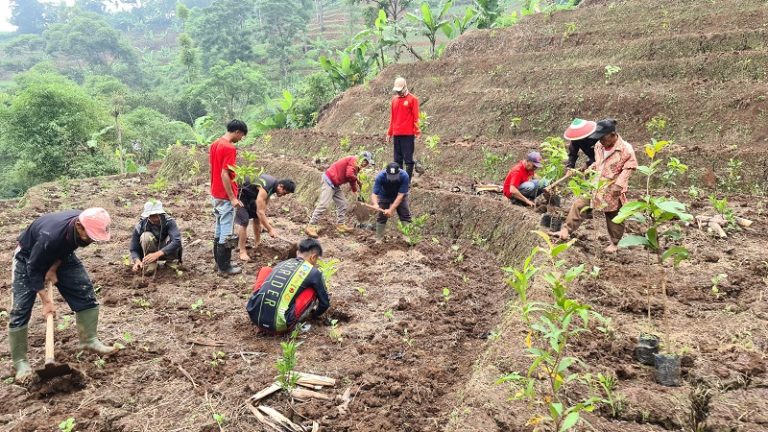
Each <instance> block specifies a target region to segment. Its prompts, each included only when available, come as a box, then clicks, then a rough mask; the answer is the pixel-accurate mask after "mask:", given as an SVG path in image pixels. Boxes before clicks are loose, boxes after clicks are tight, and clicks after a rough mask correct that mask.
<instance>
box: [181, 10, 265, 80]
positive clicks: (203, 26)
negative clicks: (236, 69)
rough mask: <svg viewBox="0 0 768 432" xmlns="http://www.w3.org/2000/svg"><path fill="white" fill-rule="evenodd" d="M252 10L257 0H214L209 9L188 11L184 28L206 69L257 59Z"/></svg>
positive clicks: (255, 26)
mask: <svg viewBox="0 0 768 432" xmlns="http://www.w3.org/2000/svg"><path fill="white" fill-rule="evenodd" d="M255 10H256V0H216V1H214V2H213V4H211V6H210V7H207V8H205V9H193V10H192V11H191V13H190V18H189V20H188V22H187V23H186V24H185V27H188V33H189V35H190V37H191V38H192V39H193V40H194V41H195V42H196V43H197V45H198V46H199V47H200V50H201V53H202V63H203V67H204V68H205V69H208V68H210V67H211V66H213V65H215V64H216V63H217V62H219V61H221V60H223V61H225V62H227V63H234V62H235V61H237V60H240V61H243V62H250V61H254V60H256V55H255V53H254V50H253V47H254V45H255V44H256V43H255V36H256V28H257V24H256V22H254V17H255Z"/></svg>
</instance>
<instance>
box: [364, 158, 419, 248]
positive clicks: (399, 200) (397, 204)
mask: <svg viewBox="0 0 768 432" xmlns="http://www.w3.org/2000/svg"><path fill="white" fill-rule="evenodd" d="M410 181H411V179H410V177H408V173H407V172H405V171H404V170H402V169H400V165H399V164H398V163H397V162H392V163H390V164H389V165H387V169H385V170H384V171H382V172H380V173H379V174H378V175H377V176H376V180H374V182H373V193H372V194H371V204H372V205H373V207H374V209H375V210H378V213H377V215H376V242H377V243H379V242H381V241H382V240H383V239H384V230H385V229H386V228H387V219H389V218H391V217H392V216H394V215H395V211H397V216H398V217H399V218H400V222H402V223H411V209H410V208H409V206H408V189H409V185H410Z"/></svg>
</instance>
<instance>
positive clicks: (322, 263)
mask: <svg viewBox="0 0 768 432" xmlns="http://www.w3.org/2000/svg"><path fill="white" fill-rule="evenodd" d="M340 262H341V261H340V260H339V259H337V258H330V259H319V260H317V269H318V270H320V273H322V274H323V279H325V284H326V285H327V286H329V287H330V286H331V280H332V279H333V276H334V275H335V274H336V272H338V271H339V263H340Z"/></svg>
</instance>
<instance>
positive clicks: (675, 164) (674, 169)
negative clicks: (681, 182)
mask: <svg viewBox="0 0 768 432" xmlns="http://www.w3.org/2000/svg"><path fill="white" fill-rule="evenodd" d="M686 172H688V165H686V164H684V163H682V162H680V159H678V158H676V157H671V158H669V160H668V161H667V169H666V170H665V171H664V172H663V173H662V174H661V184H663V185H664V186H666V187H670V186H677V179H678V178H679V177H680V176H682V175H684V174H685V173H686Z"/></svg>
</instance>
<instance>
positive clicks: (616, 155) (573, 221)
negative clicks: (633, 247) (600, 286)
mask: <svg viewBox="0 0 768 432" xmlns="http://www.w3.org/2000/svg"><path fill="white" fill-rule="evenodd" d="M616 125H617V122H616V120H614V119H604V120H600V121H599V122H597V129H596V130H595V132H593V133H592V134H591V135H590V138H593V139H597V140H599V142H598V143H597V144H596V145H595V163H594V164H592V166H590V169H592V170H595V171H597V172H598V173H599V174H600V178H599V179H600V180H603V181H607V184H608V185H607V186H606V187H605V188H602V189H601V190H599V191H597V192H596V193H595V194H594V196H593V197H592V199H591V200H588V199H584V198H579V199H577V200H576V201H574V203H573V204H572V205H571V209H570V210H569V211H568V216H567V217H566V219H565V224H563V228H562V229H561V230H560V231H559V232H557V233H554V234H556V235H558V236H559V237H560V238H561V239H562V240H568V239H569V238H570V236H571V233H572V232H574V231H576V230H577V229H578V228H579V226H580V225H581V223H582V221H583V219H584V217H583V213H584V210H585V209H586V208H588V207H591V208H593V209H595V210H600V211H602V212H604V213H605V223H606V228H607V229H608V237H609V238H610V241H611V244H610V245H608V247H606V248H605V251H606V252H608V253H615V252H616V251H617V250H618V244H619V241H620V240H621V237H622V236H624V224H623V223H621V224H618V223H615V222H613V218H614V217H616V215H618V214H619V210H621V207H622V205H624V203H626V202H627V195H626V194H627V189H628V187H629V178H630V177H631V176H632V173H634V172H635V170H636V169H637V158H636V157H635V150H634V149H633V148H632V145H631V144H629V143H628V142H626V141H624V139H623V138H621V136H619V134H618V132H616Z"/></svg>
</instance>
